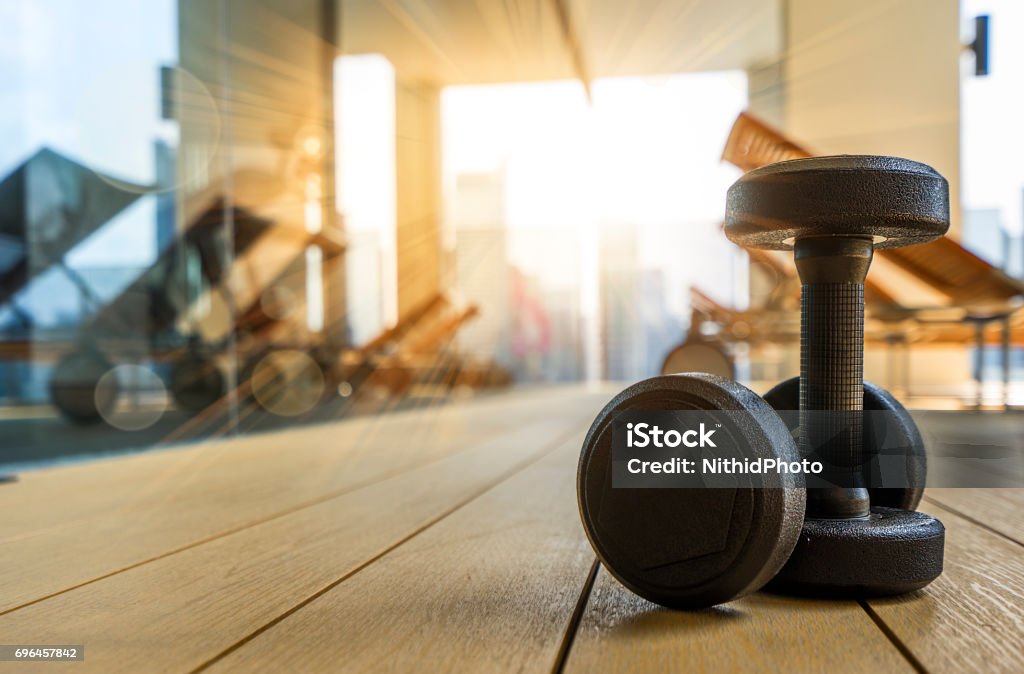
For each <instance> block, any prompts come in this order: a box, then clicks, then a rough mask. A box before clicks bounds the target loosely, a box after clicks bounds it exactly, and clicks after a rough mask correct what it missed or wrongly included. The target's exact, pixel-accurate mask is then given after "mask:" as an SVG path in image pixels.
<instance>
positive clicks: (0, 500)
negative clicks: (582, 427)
mask: <svg viewBox="0 0 1024 674" xmlns="http://www.w3.org/2000/svg"><path fill="white" fill-rule="evenodd" d="M604 398H605V396H604V395H603V394H597V395H584V394H581V393H579V392H578V391H577V392H576V393H575V394H574V395H573V394H570V395H566V391H564V390H563V391H562V395H561V396H557V395H541V396H538V397H536V398H533V399H530V397H529V396H498V397H496V398H495V399H493V400H487V401H481V402H480V403H475V404H470V405H455V406H451V407H447V408H443V409H441V410H436V411H431V412H424V413H418V414H411V415H404V416H403V415H394V416H393V417H392V416H389V417H378V418H374V419H366V420H358V421H353V422H345V423H341V424H334V425H321V426H315V427H308V428H302V429H296V430H291V431H287V432H281V433H269V434H265V435H261V436H257V437H242V438H238V439H234V440H230V441H227V442H215V443H205V444H203V445H201V446H198V447H195V448H192V449H189V450H185V451H180V452H164V453H157V454H151V455H145V456H137V457H135V458H133V459H129V460H125V461H108V462H102V463H95V464H91V465H88V466H78V467H74V468H69V469H63V470H56V471H52V472H50V473H43V474H38V475H36V474H29V475H27V476H25V479H24V480H23V482H21V483H17V484H14V485H6V486H5V487H4V489H2V490H0V511H2V512H4V513H5V517H4V521H3V523H2V524H0V542H2V543H3V545H0V612H3V611H6V610H10V609H12V608H14V607H16V606H20V605H22V604H24V603H26V602H29V601H33V600H37V599H39V598H41V597H45V596H48V595H50V594H52V593H55V592H59V591H62V590H65V589H67V588H70V587H74V586H77V585H79V584H81V583H85V582H89V581H92V580H94V579H96V578H99V577H102V576H104V575H106V574H109V573H114V572H117V571H120V570H122V569H125V568H128V567H130V566H132V565H135V564H139V563H143V562H145V561H147V560H150V559H153V558H155V557H158V556H160V555H164V554H167V553H169V552H171V551H174V550H180V549H182V548H184V547H187V546H189V545H195V544H197V543H200V542H202V541H206V540H210V539H212V538H216V537H217V536H222V535H224V534H226V533H228V532H231V531H237V530H238V529H240V528H244V527H246V526H251V525H253V524H254V523H258V522H262V521H265V520H266V519H268V518H271V517H275V516H278V515H280V514H282V513H286V512H289V511H291V510H294V509H296V508H301V507H305V506H308V505H310V504H315V503H317V502H319V501H321V500H323V499H325V498H330V497H332V496H336V495H339V494H341V493H344V492H345V491H348V490H351V489H355V488H358V487H359V486H361V485H366V484H370V483H372V482H374V481H379V480H382V479H385V478H387V477H388V476H391V475H394V474H396V473H397V472H401V471H402V470H406V469H409V468H411V467H415V466H420V465H424V464H426V463H428V462H431V461H436V460H438V459H440V458H442V457H444V456H448V455H450V454H452V453H453V452H458V451H461V450H463V449H466V448H467V447H470V446H473V444H474V442H479V441H480V440H483V439H486V438H487V437H493V436H495V435H496V434H500V433H505V432H507V431H508V430H509V429H513V428H521V427H524V426H529V425H530V424H531V423H536V424H538V426H537V429H543V428H550V427H551V424H555V425H556V426H557V425H558V424H560V423H562V420H561V418H562V417H565V418H567V419H571V420H572V422H573V423H581V424H582V423H584V422H583V420H584V419H585V418H587V420H589V418H588V417H592V416H593V414H594V413H595V412H596V410H597V409H599V407H600V406H601V404H603V402H604ZM537 420H540V421H537ZM538 433H539V430H538ZM477 438H479V439H480V440H477ZM26 568H31V569H33V572H32V573H31V574H26V573H25V572H24V569H26Z"/></svg>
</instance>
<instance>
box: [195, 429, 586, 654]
mask: <svg viewBox="0 0 1024 674" xmlns="http://www.w3.org/2000/svg"><path fill="white" fill-rule="evenodd" d="M581 440H582V435H581V436H579V437H577V438H575V439H574V440H573V441H571V442H569V443H567V445H566V446H564V447H563V448H562V449H561V450H559V451H558V452H557V453H556V454H552V455H551V456H549V457H547V458H546V459H544V460H543V461H541V462H538V463H537V464H535V465H534V466H532V467H531V468H529V469H528V470H526V471H523V472H522V473H520V474H519V475H517V476H515V477H514V478H512V479H510V480H508V481H507V482H505V483H503V484H501V485H500V486H498V487H497V488H495V489H494V490H492V491H490V492H488V493H487V494H484V495H483V496H481V497H480V498H479V499H477V500H476V501H474V502H473V503H471V504H469V505H468V506H466V507H465V508H462V509H461V510H459V511H458V512H456V513H454V514H452V515H451V516H449V517H447V518H446V519H444V520H443V521H442V522H440V523H439V524H437V525H436V526H434V527H431V528H430V529H429V530H427V531H425V532H424V533H423V534H421V535H419V536H417V537H416V538H414V539H413V540H411V541H409V542H408V543H406V544H404V545H402V546H401V547H400V548H398V549H396V550H394V551H393V552H391V553H389V554H388V555H386V556H385V557H383V558H381V559H380V560H379V561H377V562H376V563H374V564H372V565H371V566H369V567H368V568H366V569H364V570H363V571H361V572H360V573H359V574H358V575H356V576H354V577H352V578H351V579H349V580H347V581H346V582H344V583H342V584H341V585H339V586H337V587H335V588H333V589H332V590H331V591H330V592H328V593H326V594H324V595H323V596H321V597H319V598H317V599H316V600H315V601H312V602H310V603H309V604H308V605H307V606H304V607H303V608H301V609H300V610H299V611H297V612H295V613H294V614H292V615H290V616H288V617H287V618H285V619H284V620H282V621H281V622H279V623H278V624H276V625H274V626H272V627H270V628H269V629H267V630H266V631H265V632H263V633H262V634H260V635H258V636H257V637H256V638H254V639H252V640H251V641H249V642H248V643H246V644H243V645H241V647H239V648H238V649H237V650H235V651H233V652H231V653H230V654H228V655H227V656H226V657H224V658H223V659H222V660H220V661H219V662H217V663H215V664H214V666H213V667H212V670H213V671H253V670H257V671H334V670H343V671H354V672H362V671H369V670H380V669H388V670H392V671H419V670H422V669H423V668H424V667H425V666H426V668H427V669H429V670H431V671H439V672H447V671H471V672H482V671H483V672H486V671H545V670H549V669H550V668H551V667H552V665H553V663H554V662H555V659H556V656H557V654H558V651H559V648H560V645H561V641H562V637H563V634H564V633H565V631H566V628H567V626H568V624H569V621H570V616H571V615H572V613H573V609H574V607H575V605H576V603H577V600H578V598H579V595H580V593H581V590H582V588H583V585H584V583H585V580H586V578H587V575H588V571H589V569H590V568H591V566H592V565H593V560H594V556H593V552H592V551H591V549H590V546H589V544H588V543H587V541H586V538H585V536H584V535H583V530H582V527H581V525H580V522H579V515H578V513H577V510H576V498H575V488H574V482H575V480H574V473H575V470H574V469H575V464H576V460H577V457H578V455H579V446H580V441H581Z"/></svg>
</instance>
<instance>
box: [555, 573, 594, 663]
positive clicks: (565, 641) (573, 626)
mask: <svg viewBox="0 0 1024 674" xmlns="http://www.w3.org/2000/svg"><path fill="white" fill-rule="evenodd" d="M600 568H601V563H600V562H599V561H598V560H597V558H596V557H595V558H594V563H593V564H591V565H590V572H589V573H588V574H587V579H586V580H585V581H584V583H583V588H582V589H581V590H580V596H579V599H577V600H576V607H575V608H574V609H573V612H572V615H571V616H569V624H568V625H566V627H565V632H564V633H563V634H562V643H561V644H560V645H559V647H558V654H557V655H556V656H555V663H554V665H553V666H552V667H551V674H562V671H563V670H564V669H565V663H566V662H568V661H569V653H570V651H572V644H573V641H575V640H576V632H577V630H578V629H579V626H580V622H581V621H582V620H583V613H584V611H586V609H587V604H588V603H589V602H590V593H591V592H592V591H593V589H594V582H595V581H596V580H597V571H598V569H600Z"/></svg>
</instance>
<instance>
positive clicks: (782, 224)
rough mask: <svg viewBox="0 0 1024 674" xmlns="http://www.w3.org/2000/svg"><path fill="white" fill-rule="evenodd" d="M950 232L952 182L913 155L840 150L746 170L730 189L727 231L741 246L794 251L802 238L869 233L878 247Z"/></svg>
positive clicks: (726, 222)
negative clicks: (900, 155)
mask: <svg viewBox="0 0 1024 674" xmlns="http://www.w3.org/2000/svg"><path fill="white" fill-rule="evenodd" d="M947 229H949V185H948V183H947V182H946V179H945V178H943V177H942V176H941V175H939V173H937V172H936V171H935V170H934V169H932V168H931V167H929V166H926V165H925V164H921V163H918V162H915V161H910V160H908V159H900V158H898V157H875V156H863V155H837V156H832V157H812V158H808V159H794V160H790V161H783V162H779V163H776V164H770V165H768V166H765V167H763V168H759V169H756V170H754V171H751V172H750V173H747V174H746V175H744V176H743V177H741V178H740V179H739V180H737V181H736V182H735V183H734V184H733V185H732V187H730V188H729V192H728V195H727V197H726V215H725V233H726V236H728V237H729V239H730V240H731V241H733V242H735V243H738V244H740V245H742V246H748V247H751V248H767V249H774V250H788V249H790V248H792V246H793V241H794V240H795V239H798V238H808V237H816V236H867V237H872V238H873V239H874V240H875V247H876V248H896V247H899V246H909V245H913V244H917V243H926V242H928V241H931V240H933V239H935V238H938V237H940V236H942V235H943V234H945V233H946V230H947Z"/></svg>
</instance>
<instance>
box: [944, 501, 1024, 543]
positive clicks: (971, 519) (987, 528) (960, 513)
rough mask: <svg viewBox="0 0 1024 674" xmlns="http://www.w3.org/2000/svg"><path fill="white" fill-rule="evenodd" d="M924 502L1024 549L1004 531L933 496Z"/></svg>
mask: <svg viewBox="0 0 1024 674" xmlns="http://www.w3.org/2000/svg"><path fill="white" fill-rule="evenodd" d="M924 500H925V501H927V502H928V503H931V504H932V505H937V506H938V507H940V508H943V509H945V510H948V511H949V512H951V513H953V514H954V515H956V516H957V517H960V518H962V519H965V520H967V521H968V522H970V523H971V524H974V525H975V526H978V527H981V528H982V529H984V530H985V531H988V532H990V533H993V534H995V535H996V536H999V537H1000V538H1003V539H1005V540H1007V541H1010V542H1011V543H1016V544H1017V545H1019V546H1021V547H1024V541H1018V540H1017V539H1016V538H1014V537H1013V536H1010V535H1009V534H1005V533H1003V532H1002V531H999V530H998V529H993V528H992V526H990V525H988V524H986V523H985V522H982V521H981V520H979V519H976V518H974V517H971V516H970V515H968V514H967V513H965V512H963V511H962V510H959V509H957V508H954V507H952V506H948V505H946V504H945V503H943V502H942V501H939V500H936V499H935V498H933V497H931V496H928V495H927V494H926V495H925V497H924Z"/></svg>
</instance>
